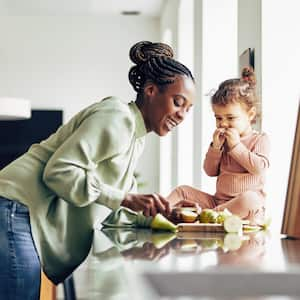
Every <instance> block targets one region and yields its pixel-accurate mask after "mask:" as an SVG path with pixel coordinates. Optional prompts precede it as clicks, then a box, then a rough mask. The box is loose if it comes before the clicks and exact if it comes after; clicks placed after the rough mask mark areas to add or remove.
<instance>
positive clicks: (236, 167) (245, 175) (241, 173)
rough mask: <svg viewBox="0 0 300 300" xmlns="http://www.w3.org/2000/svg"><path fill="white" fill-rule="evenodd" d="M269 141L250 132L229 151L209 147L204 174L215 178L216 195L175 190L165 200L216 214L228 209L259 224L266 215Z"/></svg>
mask: <svg viewBox="0 0 300 300" xmlns="http://www.w3.org/2000/svg"><path fill="white" fill-rule="evenodd" d="M269 144H270V143H269V138H268V136H267V134H265V133H258V132H257V131H254V130H253V131H252V132H251V133H250V134H248V135H246V136H243V137H241V139H240V142H239V143H238V144H237V145H235V146H234V147H233V148H232V149H231V150H230V151H229V150H228V148H227V146H226V144H225V145H224V146H223V147H222V148H221V149H220V150H218V149H215V148H213V147H212V144H211V145H210V146H209V149H208V151H207V153H206V157H205V160H204V170H205V172H206V174H207V175H208V176H217V177H218V178H217V182H216V193H215V194H214V195H210V194H207V193H205V192H202V191H200V190H198V189H195V188H193V187H191V186H187V185H183V186H179V187H177V188H176V189H174V190H173V191H172V192H171V194H170V195H169V196H168V200H169V201H170V202H171V203H172V204H174V203H176V202H178V201H180V200H183V199H185V200H190V201H193V202H196V203H198V204H199V205H200V207H201V208H202V209H204V208H213V209H215V210H217V211H221V210H224V209H225V208H227V209H229V210H230V211H231V212H232V213H234V214H237V215H239V216H240V217H241V218H243V219H248V220H249V221H250V223H251V224H257V223H261V222H262V221H263V218H264V211H265V192H264V190H263V188H264V184H265V172H266V170H267V169H268V167H269V159H268V156H269V148H270V147H269Z"/></svg>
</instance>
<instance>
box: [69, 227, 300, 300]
mask: <svg viewBox="0 0 300 300" xmlns="http://www.w3.org/2000/svg"><path fill="white" fill-rule="evenodd" d="M73 279H74V283H75V291H76V296H77V299H104V300H106V299H117V300H119V299H120V300H123V299H124V300H129V299H130V300H135V299H136V300H137V299H139V300H141V299H143V300H147V299H168V300H169V299H178V300H179V299H185V300H187V299H247V300H249V299H260V300H262V299H268V300H277V299H278V300H279V299H280V300H283V299H284V300H294V299H300V240H294V239H287V238H285V237H284V236H280V235H278V236H272V235H271V233H270V232H268V231H257V232H249V233H246V234H245V233H244V234H243V235H237V234H225V233H201V232H182V233H176V234H174V233H169V232H152V231H151V230H132V229H130V230H129V229H102V230H97V231H96V232H95V235H94V242H93V246H92V248H91V251H90V254H89V256H88V257H87V259H86V260H85V261H84V263H83V264H82V265H80V266H79V267H78V268H77V269H76V270H75V272H74V273H73Z"/></svg>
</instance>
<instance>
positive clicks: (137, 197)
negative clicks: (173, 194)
mask: <svg viewBox="0 0 300 300" xmlns="http://www.w3.org/2000/svg"><path fill="white" fill-rule="evenodd" d="M121 205H122V206H125V207H128V208H130V209H132V210H134V211H142V212H143V214H144V215H145V216H146V217H149V216H155V215H156V214H157V213H161V214H162V215H165V216H168V215H170V213H171V209H170V203H169V202H168V201H167V200H166V199H165V198H164V197H162V196H161V195H159V194H156V193H153V194H127V195H126V196H125V198H124V200H123V201H122V203H121Z"/></svg>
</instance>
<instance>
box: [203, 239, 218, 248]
mask: <svg viewBox="0 0 300 300" xmlns="http://www.w3.org/2000/svg"><path fill="white" fill-rule="evenodd" d="M200 244H201V246H202V248H203V249H206V250H213V249H217V248H218V247H219V242H218V239H203V240H201V243H200Z"/></svg>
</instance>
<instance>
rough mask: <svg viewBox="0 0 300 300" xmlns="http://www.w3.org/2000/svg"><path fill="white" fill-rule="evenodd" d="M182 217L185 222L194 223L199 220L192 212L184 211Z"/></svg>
mask: <svg viewBox="0 0 300 300" xmlns="http://www.w3.org/2000/svg"><path fill="white" fill-rule="evenodd" d="M180 217H181V219H182V221H183V222H186V223H193V222H195V221H196V220H197V218H198V214H197V213H196V212H193V211H190V210H182V211H181V213H180Z"/></svg>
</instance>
